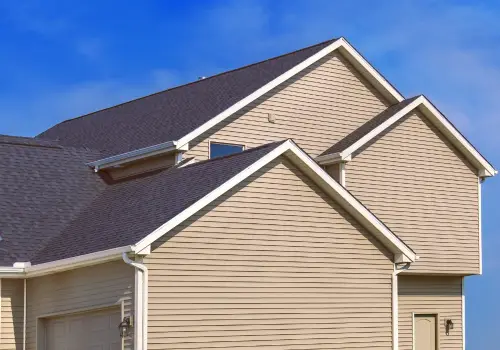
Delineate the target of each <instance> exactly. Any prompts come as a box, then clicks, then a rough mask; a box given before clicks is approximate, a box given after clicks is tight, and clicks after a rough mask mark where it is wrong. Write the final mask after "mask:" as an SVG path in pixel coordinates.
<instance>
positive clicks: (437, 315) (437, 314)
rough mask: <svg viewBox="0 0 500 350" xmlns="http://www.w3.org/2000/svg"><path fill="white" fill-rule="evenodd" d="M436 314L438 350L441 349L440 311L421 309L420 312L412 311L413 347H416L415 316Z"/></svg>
mask: <svg viewBox="0 0 500 350" xmlns="http://www.w3.org/2000/svg"><path fill="white" fill-rule="evenodd" d="M420 315H422V316H424V315H426V316H434V317H435V318H436V350H439V348H440V346H439V344H440V339H439V338H440V337H439V322H440V321H439V320H440V319H441V318H440V317H439V312H437V311H428V312H426V311H419V312H412V313H411V328H412V332H411V333H412V349H413V350H416V349H415V316H420Z"/></svg>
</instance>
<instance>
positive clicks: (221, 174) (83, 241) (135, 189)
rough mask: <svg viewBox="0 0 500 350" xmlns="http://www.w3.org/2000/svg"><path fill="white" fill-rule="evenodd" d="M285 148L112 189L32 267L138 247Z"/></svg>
mask: <svg viewBox="0 0 500 350" xmlns="http://www.w3.org/2000/svg"><path fill="white" fill-rule="evenodd" d="M282 143H283V142H278V143H272V144H268V145H264V146H261V147H257V148H253V149H250V150H248V151H245V152H242V153H239V154H234V155H230V156H226V157H220V158H214V159H211V160H208V161H203V162H198V163H194V164H192V165H186V166H184V167H175V168H170V169H166V170H163V171H158V172H153V173H150V174H147V175H146V176H139V177H137V178H134V179H128V180H126V181H121V182H117V183H114V184H110V185H108V187H107V188H106V189H105V190H104V191H103V192H102V193H101V194H100V195H99V196H98V197H97V198H95V199H94V200H93V201H92V202H91V203H88V205H87V206H86V208H85V209H84V210H82V211H81V213H80V214H79V215H78V216H77V217H76V218H75V219H74V220H72V221H71V223H70V224H68V225H67V226H66V227H65V228H64V229H63V230H62V231H61V232H60V233H59V234H58V235H57V236H55V237H54V238H53V239H52V240H50V241H49V242H47V243H46V244H45V246H44V247H43V248H42V249H40V250H39V251H38V253H37V254H36V255H35V256H34V257H33V259H32V261H31V263H32V264H40V263H45V262H48V261H54V260H61V259H66V258H70V257H74V256H79V255H84V254H89V253H94V252H97V251H102V250H107V249H112V248H117V247H122V246H125V245H133V244H135V243H136V242H138V241H140V240H141V239H143V238H144V237H145V236H147V235H148V234H149V233H151V232H152V231H154V230H155V229H156V228H158V227H159V226H161V225H162V224H164V223H165V222H167V221H168V220H169V219H171V218H172V217H174V216H175V215H177V214H179V213H180V212H182V211H183V210H184V209H186V208H187V207H189V206H190V205H191V204H193V203H194V202H196V201H197V200H199V199H200V198H202V197H203V196H205V195H206V194H207V193H209V192H210V191H212V190H214V189H215V188H217V187H219V186H220V185H222V184H223V183H224V182H226V181H227V180H228V179H230V178H231V177H233V176H234V175H236V174H237V173H239V172H241V171H242V170H243V169H245V168H246V167H248V166H249V165H251V164H252V163H254V162H255V161H256V160H258V159H260V158H262V156H263V155H265V154H267V153H269V152H270V151H271V150H273V149H274V148H276V147H277V146H279V145H280V144H282Z"/></svg>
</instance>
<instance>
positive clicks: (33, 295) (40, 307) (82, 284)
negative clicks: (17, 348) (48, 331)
mask: <svg viewBox="0 0 500 350" xmlns="http://www.w3.org/2000/svg"><path fill="white" fill-rule="evenodd" d="M133 292H134V269H133V268H132V267H130V266H128V265H126V264H125V263H123V262H122V261H119V262H118V261H117V262H110V263H105V264H100V265H95V266H91V267H85V268H79V269H75V270H71V271H67V272H61V273H57V274H52V275H47V276H42V277H36V278H31V279H28V283H27V296H28V309H27V332H26V337H27V349H28V350H31V349H35V348H36V328H37V323H36V320H37V317H40V316H45V315H49V314H51V315H52V314H60V313H68V312H71V311H74V310H79V309H80V310H81V309H92V308H96V307H102V306H104V305H112V304H117V305H120V303H121V302H123V305H124V311H125V314H126V315H131V314H132V312H133V311H132V308H133ZM117 327H118V325H117ZM116 331H117V332H118V328H117V330H116ZM132 346H133V344H132V340H131V339H127V340H126V349H127V348H128V349H131V348H132Z"/></svg>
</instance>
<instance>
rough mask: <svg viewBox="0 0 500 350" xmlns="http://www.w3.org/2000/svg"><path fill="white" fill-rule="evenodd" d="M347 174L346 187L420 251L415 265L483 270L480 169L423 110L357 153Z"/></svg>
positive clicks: (428, 268)
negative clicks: (475, 167)
mask: <svg viewBox="0 0 500 350" xmlns="http://www.w3.org/2000/svg"><path fill="white" fill-rule="evenodd" d="M402 145H404V146H403V147H402ZM346 178H347V180H346V183H347V187H348V188H349V191H351V192H352V193H353V194H354V195H355V196H357V197H358V198H359V199H360V200H361V201H362V202H363V203H364V204H365V205H366V206H367V207H368V208H369V209H370V210H371V211H372V212H373V213H374V214H375V215H377V216H378V217H379V218H380V219H381V220H382V221H383V222H384V223H386V224H387V225H388V226H389V227H390V228H391V229H392V230H394V232H397V234H398V236H400V237H401V238H402V239H403V240H405V241H407V242H408V243H409V244H410V245H411V246H412V247H414V249H415V250H416V251H417V252H418V255H419V257H420V259H419V260H418V261H417V262H415V263H414V264H412V267H411V268H410V271H416V272H425V273H439V271H443V270H446V271H447V272H448V273H462V274H467V273H477V272H478V271H479V250H480V247H479V214H478V207H479V203H478V179H477V175H476V170H475V169H474V168H473V167H472V165H471V164H470V163H469V162H468V161H467V160H466V159H465V157H464V155H463V154H462V153H461V152H459V151H458V150H457V149H456V148H455V147H454V146H453V145H452V144H451V142H450V141H449V140H448V139H447V138H445V137H444V136H443V135H442V134H441V133H440V131H438V130H437V128H436V127H435V126H434V125H433V124H431V123H430V122H429V121H428V120H427V118H426V117H424V116H423V115H422V114H421V113H420V112H418V111H413V112H411V113H409V114H408V115H406V116H405V117H403V118H402V119H400V120H399V121H398V122H397V123H395V124H394V125H393V126H392V127H391V128H390V129H388V130H386V131H385V132H383V133H382V134H380V135H379V136H378V137H376V138H375V139H373V140H372V141H371V142H370V143H368V144H366V145H365V146H364V147H363V148H361V149H359V150H358V151H356V152H355V153H354V154H353V155H352V160H351V161H350V162H348V163H347V164H346Z"/></svg>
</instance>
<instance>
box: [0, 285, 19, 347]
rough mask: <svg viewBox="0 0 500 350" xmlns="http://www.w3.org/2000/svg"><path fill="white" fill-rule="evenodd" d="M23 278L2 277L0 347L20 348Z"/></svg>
mask: <svg viewBox="0 0 500 350" xmlns="http://www.w3.org/2000/svg"><path fill="white" fill-rule="evenodd" d="M23 290H24V280H23V279H7V278H2V281H1V299H0V310H1V315H0V317H1V318H0V322H1V329H0V332H1V333H0V349H1V350H20V349H22V341H23V303H24V301H23V295H24V294H23Z"/></svg>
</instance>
